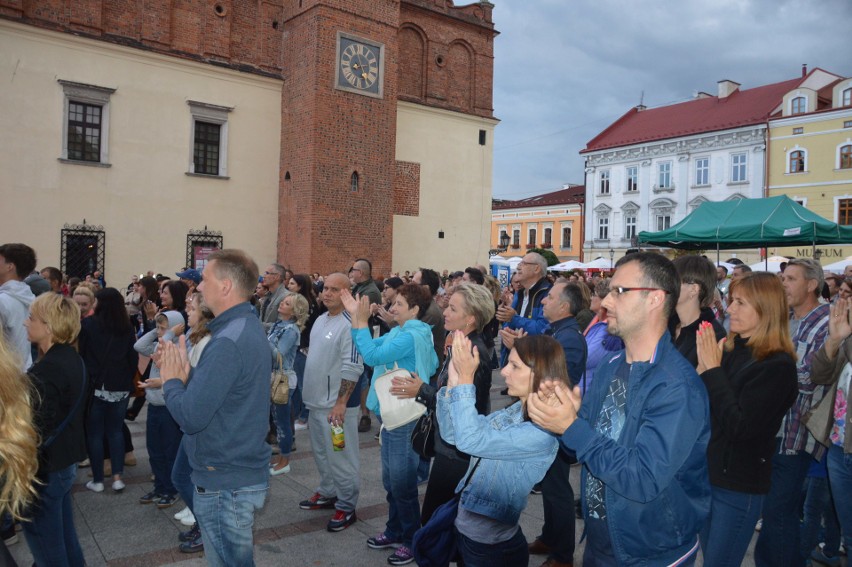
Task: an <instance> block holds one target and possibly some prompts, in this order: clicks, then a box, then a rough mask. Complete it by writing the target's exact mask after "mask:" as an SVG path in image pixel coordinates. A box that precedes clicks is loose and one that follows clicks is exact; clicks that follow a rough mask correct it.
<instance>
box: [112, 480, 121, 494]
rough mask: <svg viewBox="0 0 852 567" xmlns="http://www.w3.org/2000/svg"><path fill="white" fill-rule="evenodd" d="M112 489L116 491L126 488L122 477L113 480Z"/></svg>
mask: <svg viewBox="0 0 852 567" xmlns="http://www.w3.org/2000/svg"><path fill="white" fill-rule="evenodd" d="M112 489H113V490H114V491H116V492H121V491H122V490H124V481H123V480H121V479H118V480H114V481H112Z"/></svg>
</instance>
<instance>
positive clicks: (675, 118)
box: [580, 77, 805, 154]
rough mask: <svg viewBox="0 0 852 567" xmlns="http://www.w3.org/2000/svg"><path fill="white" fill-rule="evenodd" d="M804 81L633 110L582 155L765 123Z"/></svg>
mask: <svg viewBox="0 0 852 567" xmlns="http://www.w3.org/2000/svg"><path fill="white" fill-rule="evenodd" d="M804 80H805V78H803V77H798V78H796V79H791V80H789V81H782V82H780V83H773V84H771V85H764V86H762V87H755V88H753V89H746V90H737V91H735V92H733V93H731V94H730V95H728V96H727V97H725V98H721V99H720V98H719V97H716V96H708V97H706V98H699V99H695V100H690V101H687V102H681V103H678V104H672V105H669V106H661V107H659V108H651V109H646V110H638V109H636V108H632V109H630V110H629V111H628V112H627V113H626V114H625V115H624V116H622V117H621V118H619V119H618V120H616V121H615V122H614V123H613V124H612V125H610V126H609V127H608V128H607V129H606V130H604V131H603V132H601V133H600V134H598V135H597V136H596V137H594V138H592V140H590V141H589V143H588V144H586V148H585V149H584V150H581V151H580V153H581V154H582V153H586V152H591V151H596V150H603V149H607V148H617V147H620V146H629V145H632V144H639V143H643V142H650V141H654V140H665V139H668V138H679V137H682V136H690V135H693V134H701V133H704V132H715V131H718V130H727V129H730V128H738V127H741V126H750V125H754V124H761V123H765V122H766V120H767V119H768V118H769V115H770V114H771V113H772V111H773V110H775V108H777V107H778V105H779V104H780V103H781V99H782V98H783V97H784V95H785V94H787V93H788V92H789V91H791V90H793V89H795V88H796V87H797V86H799V84H800V83H802V82H803V81H804Z"/></svg>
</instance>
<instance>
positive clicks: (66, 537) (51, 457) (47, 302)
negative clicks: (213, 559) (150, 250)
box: [23, 293, 123, 565]
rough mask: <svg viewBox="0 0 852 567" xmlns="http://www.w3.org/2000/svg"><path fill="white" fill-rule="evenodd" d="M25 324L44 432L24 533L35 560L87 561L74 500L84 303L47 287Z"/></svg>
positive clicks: (82, 447) (81, 449)
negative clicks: (78, 346)
mask: <svg viewBox="0 0 852 567" xmlns="http://www.w3.org/2000/svg"><path fill="white" fill-rule="evenodd" d="M122 307H123V305H122ZM24 326H26V328H27V336H28V338H29V340H30V342H32V343H35V344H36V345H37V346H38V351H39V353H40V357H39V359H38V361H37V362H36V363H35V364H34V365H33V366H32V368H30V371H29V374H30V377H31V378H32V382H33V385H34V386H35V389H36V391H37V392H38V396H36V399H35V404H34V410H35V423H37V424H38V426H39V433H40V435H41V445H40V447H39V469H38V479H39V481H40V483H41V484H40V485H39V487H38V506H35V507H33V508H32V510H31V511H30V513H29V516H30V517H29V518H28V519H29V520H30V521H27V522H24V523H23V528H24V535H25V536H26V539H27V544H28V545H29V547H30V552H31V553H32V555H33V559H35V563H36V564H38V565H83V563H84V560H83V551H82V549H81V548H80V542H79V540H78V539H77V532H76V530H75V528H74V513H73V504H72V502H71V487H72V486H73V485H74V481H75V480H76V477H77V463H78V462H80V461H82V460H83V459H85V458H86V438H85V433H84V431H83V413H84V408H85V405H86V400H85V398H86V391H87V388H86V370H85V366H84V364H83V361H82V359H81V358H80V356H79V355H78V354H77V351H76V350H75V349H74V347H73V346H72V344H73V343H74V341H76V339H77V334H78V333H79V332H80V308H79V307H77V304H76V303H74V302H73V301H72V300H70V299H68V298H67V297H63V296H61V295H58V294H55V293H44V294H42V295H40V296H38V298H36V300H35V301H33V303H32V305H31V306H30V316H29V319H27V320H26V322H25V323H24Z"/></svg>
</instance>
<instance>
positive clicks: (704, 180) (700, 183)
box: [695, 156, 710, 187]
mask: <svg viewBox="0 0 852 567" xmlns="http://www.w3.org/2000/svg"><path fill="white" fill-rule="evenodd" d="M701 162H704V163H705V166H704V167H701V166H700V163H701ZM702 175H703V177H702ZM709 185H710V156H702V157H699V158H695V186H696V187H708V186H709Z"/></svg>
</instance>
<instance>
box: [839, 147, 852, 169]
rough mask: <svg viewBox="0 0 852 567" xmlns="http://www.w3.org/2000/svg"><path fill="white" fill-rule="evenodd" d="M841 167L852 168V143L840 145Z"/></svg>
mask: <svg viewBox="0 0 852 567" xmlns="http://www.w3.org/2000/svg"><path fill="white" fill-rule="evenodd" d="M840 169H852V144H847V145H845V146H841V147H840Z"/></svg>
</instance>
